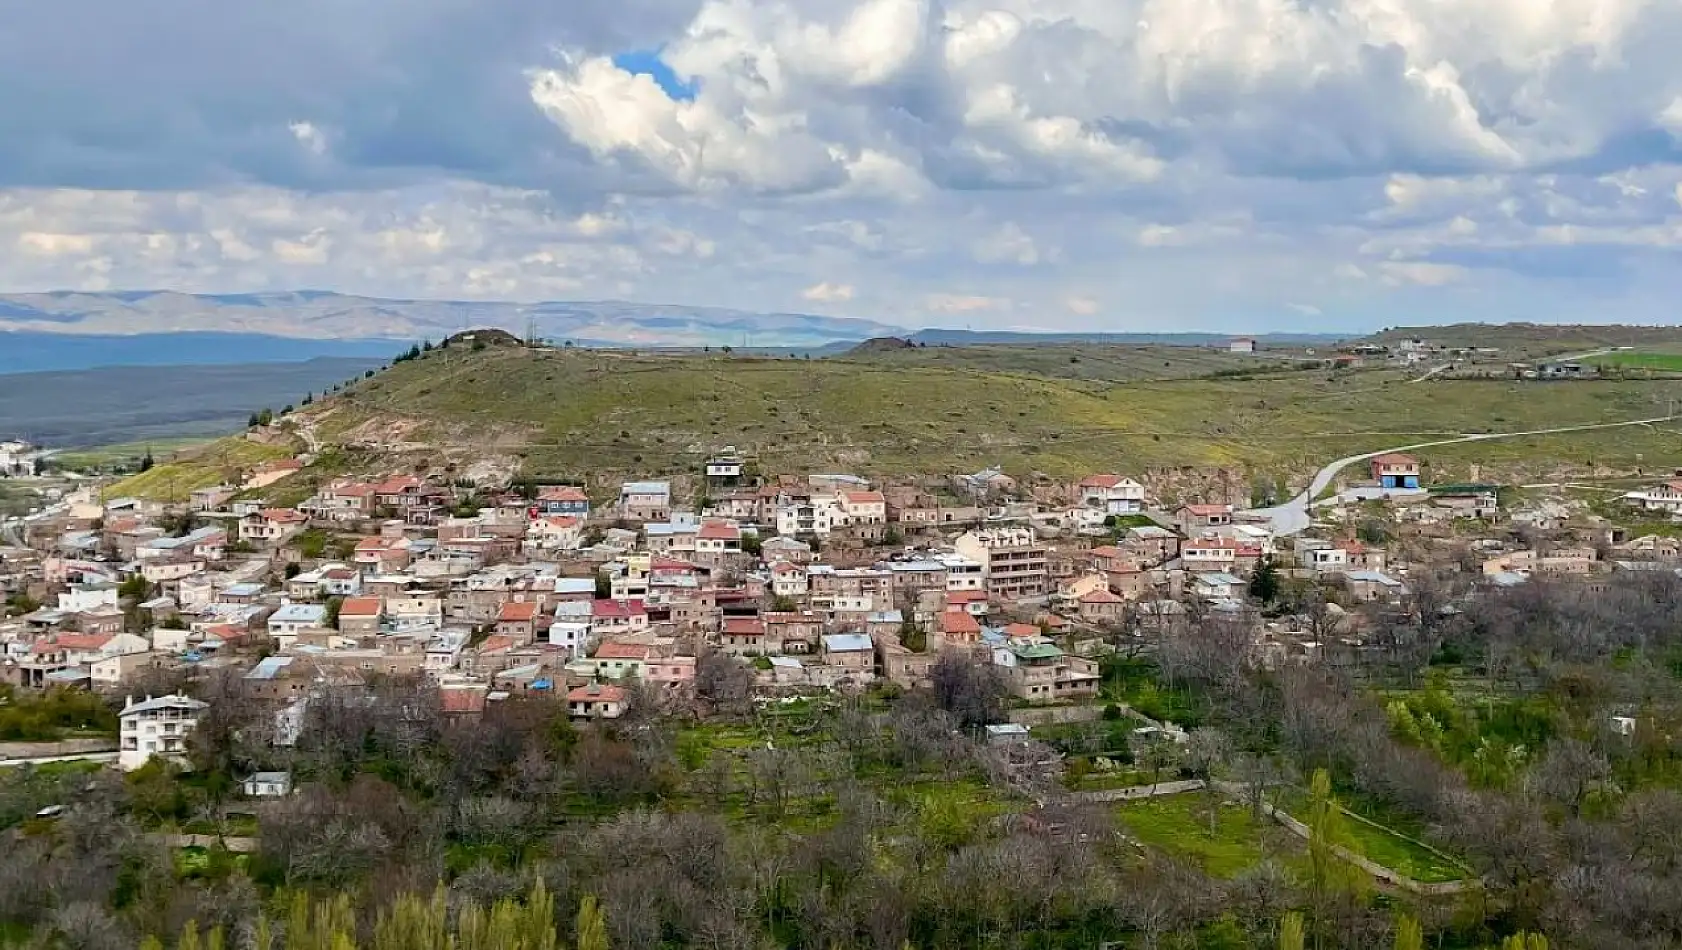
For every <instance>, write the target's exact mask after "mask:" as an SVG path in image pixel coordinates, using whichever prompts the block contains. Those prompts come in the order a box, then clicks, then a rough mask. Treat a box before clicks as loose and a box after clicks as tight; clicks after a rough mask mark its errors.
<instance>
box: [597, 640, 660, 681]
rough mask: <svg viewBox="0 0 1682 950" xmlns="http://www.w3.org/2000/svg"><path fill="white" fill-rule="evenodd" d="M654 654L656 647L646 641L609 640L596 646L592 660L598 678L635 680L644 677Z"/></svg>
mask: <svg viewBox="0 0 1682 950" xmlns="http://www.w3.org/2000/svg"><path fill="white" fill-rule="evenodd" d="M654 655H655V654H654V647H652V646H650V645H648V644H646V643H615V642H613V641H608V642H606V643H603V644H602V645H601V646H599V647H597V648H596V655H595V656H593V657H591V658H590V660H591V661H592V664H591V665H592V666H593V667H594V669H595V676H596V678H597V679H611V680H633V679H642V678H643V676H644V674H645V673H646V672H647V670H648V663H649V661H650V660H652V659H653V658H654Z"/></svg>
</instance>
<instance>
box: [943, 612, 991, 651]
mask: <svg viewBox="0 0 1682 950" xmlns="http://www.w3.org/2000/svg"><path fill="white" fill-rule="evenodd" d="M939 625H940V630H939V633H940V638H941V640H943V641H944V642H945V643H946V644H948V645H949V646H970V645H973V644H976V643H980V642H981V622H980V621H978V620H976V619H975V615H973V614H971V613H970V612H969V611H967V610H965V609H963V608H962V607H951V606H949V607H947V608H946V609H945V610H943V611H941V612H940V621H939Z"/></svg>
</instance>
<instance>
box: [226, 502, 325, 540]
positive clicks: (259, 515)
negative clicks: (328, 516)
mask: <svg viewBox="0 0 1682 950" xmlns="http://www.w3.org/2000/svg"><path fill="white" fill-rule="evenodd" d="M309 520H310V519H309V516H308V515H305V514H304V513H302V512H299V511H294V510H292V509H291V508H264V509H262V510H261V511H257V512H254V513H252V514H249V515H246V516H245V517H244V518H241V519H240V522H239V539H240V540H241V541H280V540H282V539H284V538H288V537H290V536H291V535H292V534H293V533H294V532H296V531H298V530H299V529H300V528H302V527H303V526H304V525H305V524H306V523H308V522H309Z"/></svg>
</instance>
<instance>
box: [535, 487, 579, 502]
mask: <svg viewBox="0 0 1682 950" xmlns="http://www.w3.org/2000/svg"><path fill="white" fill-rule="evenodd" d="M537 500H538V501H584V502H587V501H589V500H590V496H588V495H586V494H584V492H583V490H582V489H578V488H574V487H573V486H571V485H559V486H556V487H554V488H545V489H543V490H542V491H541V492H538V494H537Z"/></svg>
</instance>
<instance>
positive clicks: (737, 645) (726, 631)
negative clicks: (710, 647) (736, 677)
mask: <svg viewBox="0 0 1682 950" xmlns="http://www.w3.org/2000/svg"><path fill="white" fill-rule="evenodd" d="M719 646H720V647H721V648H723V650H724V652H726V653H729V654H732V655H734V656H743V655H745V654H750V653H751V654H754V655H761V656H763V655H769V654H772V653H780V652H781V650H780V647H781V644H778V647H779V649H771V648H770V645H769V644H768V643H767V642H766V637H765V621H763V620H761V619H759V618H758V617H725V618H724V626H723V628H722V630H720V632H719Z"/></svg>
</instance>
